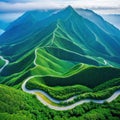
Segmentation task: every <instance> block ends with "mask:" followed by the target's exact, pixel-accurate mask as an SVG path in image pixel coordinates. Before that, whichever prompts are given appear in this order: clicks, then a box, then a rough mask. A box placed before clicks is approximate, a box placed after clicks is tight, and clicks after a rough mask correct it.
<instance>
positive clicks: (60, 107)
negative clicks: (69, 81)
mask: <svg viewBox="0 0 120 120" xmlns="http://www.w3.org/2000/svg"><path fill="white" fill-rule="evenodd" d="M0 59H2V60H3V61H5V64H4V66H3V67H2V68H0V72H2V70H3V69H4V68H5V67H6V66H7V65H8V64H9V61H8V60H6V59H4V58H3V57H2V56H0ZM36 59H37V49H36V50H35V59H34V65H35V66H37V63H36ZM35 77H42V75H34V76H31V77H29V78H27V79H26V80H25V81H24V82H23V84H22V90H23V91H24V92H26V93H29V94H35V95H36V97H37V99H38V100H39V101H40V102H41V103H43V104H44V105H46V106H48V107H49V108H51V109H54V110H58V111H64V110H70V109H73V108H74V107H76V106H78V105H81V104H83V103H89V102H94V103H98V104H102V103H104V102H105V101H107V102H111V101H113V100H114V99H116V98H117V97H118V96H119V95H120V90H117V91H116V92H114V93H113V95H112V96H111V97H109V98H107V99H104V100H95V99H84V100H80V101H78V102H76V103H73V104H71V105H68V106H59V105H58V106H57V104H59V103H61V102H68V101H72V100H73V99H74V98H76V97H77V96H73V97H71V98H69V99H67V100H63V101H62V100H57V99H54V98H52V97H51V96H50V95H49V94H47V93H46V92H44V91H43V90H36V89H35V90H28V89H27V88H26V83H27V82H28V81H29V80H30V79H32V78H35ZM38 93H39V94H41V95H43V96H45V97H46V98H47V99H48V100H49V101H51V102H53V103H55V104H56V105H54V104H50V102H48V101H47V100H45V99H44V98H43V97H42V96H41V95H39V94H38Z"/></svg>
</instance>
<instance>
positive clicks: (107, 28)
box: [76, 9, 120, 37]
mask: <svg viewBox="0 0 120 120" xmlns="http://www.w3.org/2000/svg"><path fill="white" fill-rule="evenodd" d="M76 11H77V12H78V14H79V15H81V16H83V17H84V18H86V19H88V20H90V21H91V22H93V23H95V24H96V25H97V26H98V27H100V28H101V29H102V30H103V31H104V32H106V33H108V34H111V35H113V36H116V37H117V36H118V35H119V34H120V31H119V29H117V28H116V27H114V26H113V25H112V24H110V23H109V22H107V21H106V20H105V19H103V18H102V17H101V16H100V15H98V14H96V13H95V12H93V11H92V10H88V9H77V10H76ZM118 37H119V36H118Z"/></svg>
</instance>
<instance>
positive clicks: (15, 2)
mask: <svg viewBox="0 0 120 120" xmlns="http://www.w3.org/2000/svg"><path fill="white" fill-rule="evenodd" d="M68 5H72V6H73V7H76V8H87V9H94V10H99V9H100V10H101V9H103V10H104V11H105V9H107V11H108V9H109V10H111V12H112V11H113V12H117V13H120V0H44V1H43V0H0V12H25V11H28V10H35V9H50V8H63V7H66V6H68ZM111 8H112V9H111ZM115 10H117V11H115Z"/></svg>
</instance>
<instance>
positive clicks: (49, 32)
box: [0, 6, 120, 114]
mask: <svg viewBox="0 0 120 120" xmlns="http://www.w3.org/2000/svg"><path fill="white" fill-rule="evenodd" d="M89 13H90V15H89ZM88 16H89V17H88ZM119 33H120V31H119V30H118V29H117V28H115V27H114V26H113V25H111V24H109V23H108V22H106V21H105V20H104V19H103V18H102V17H100V16H98V15H96V14H95V13H94V12H92V11H89V10H82V9H80V13H79V14H78V12H76V10H74V9H73V8H72V7H71V6H68V7H67V8H65V9H62V10H59V11H58V10H55V11H54V10H50V11H30V12H27V13H25V14H24V15H23V16H21V17H20V18H18V19H17V20H15V21H14V22H13V23H11V24H10V25H9V27H8V28H7V30H6V31H5V33H4V34H2V35H1V36H0V55H1V56H3V57H4V59H7V60H9V64H8V65H7V66H5V68H4V69H3V70H2V71H1V72H0V83H1V84H5V85H8V86H10V87H14V88H15V89H19V91H20V90H21V86H23V85H26V86H25V87H26V88H25V89H30V90H33V91H34V90H36V89H37V90H41V91H42V94H40V95H41V96H42V97H43V98H44V100H45V101H47V102H49V104H53V103H51V102H50V101H49V100H48V99H47V98H46V97H44V95H43V93H46V94H48V95H50V96H52V97H53V98H56V99H62V100H63V99H68V98H70V97H73V96H76V95H78V97H77V98H76V99H74V100H73V101H72V103H74V102H76V101H78V100H80V99H82V98H83V99H87V98H93V99H106V97H110V95H112V94H113V93H114V92H115V91H116V90H119V89H120V49H119V48H120V37H119ZM1 58H2V57H1ZM4 64H5V63H4V60H3V59H1V60H0V66H1V68H2V67H3V65H4ZM26 81H27V82H26ZM25 83H26V84H25ZM4 87H5V86H3V88H4ZM5 88H7V87H5ZM8 89H9V88H8ZM22 89H23V87H22ZM11 90H12V89H11ZM28 91H29V90H28ZM5 93H6V91H5ZM13 93H14V92H13ZM17 94H20V93H19V92H17ZM21 94H23V93H21ZM34 94H35V95H37V92H36V93H34ZM29 99H32V98H29ZM21 100H22V98H21ZM26 101H27V98H26ZM33 101H34V100H33ZM28 102H29V101H28ZM25 104H27V103H26V102H25ZM31 104H32V103H31ZM31 104H30V105H31ZM65 104H67V105H69V104H71V103H69V102H68V103H65ZM90 104H92V103H90ZM105 104H107V103H105ZM59 105H64V104H63V103H61V104H58V106H59ZM103 105H104V104H103ZM22 107H23V106H22ZM31 107H32V106H31ZM87 108H88V107H87ZM28 109H30V108H28ZM46 109H47V107H46ZM46 109H45V110H46ZM30 110H31V109H30ZM45 110H44V111H45ZM32 112H34V114H36V113H37V112H35V111H34V110H33V111H32ZM116 114H117V113H116Z"/></svg>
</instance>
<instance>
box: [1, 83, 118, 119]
mask: <svg viewBox="0 0 120 120" xmlns="http://www.w3.org/2000/svg"><path fill="white" fill-rule="evenodd" d="M0 91H1V92H0V93H1V94H0V104H1V105H0V119H3V120H21V119H22V120H64V119H65V120H66V119H70V120H78V119H80V120H85V119H87V120H93V119H94V120H97V119H102V120H106V119H107V120H119V117H120V112H119V111H120V107H119V106H120V97H118V98H117V99H116V100H114V101H113V102H112V103H110V104H108V103H105V104H103V105H100V104H94V103H87V104H83V105H81V106H77V107H76V108H74V109H72V110H69V111H64V112H58V111H54V110H51V109H48V108H47V107H45V106H43V105H42V104H41V103H40V102H39V101H38V100H37V99H36V98H35V96H32V95H29V94H27V93H24V92H22V91H20V90H16V89H14V88H11V87H8V86H4V85H0Z"/></svg>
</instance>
